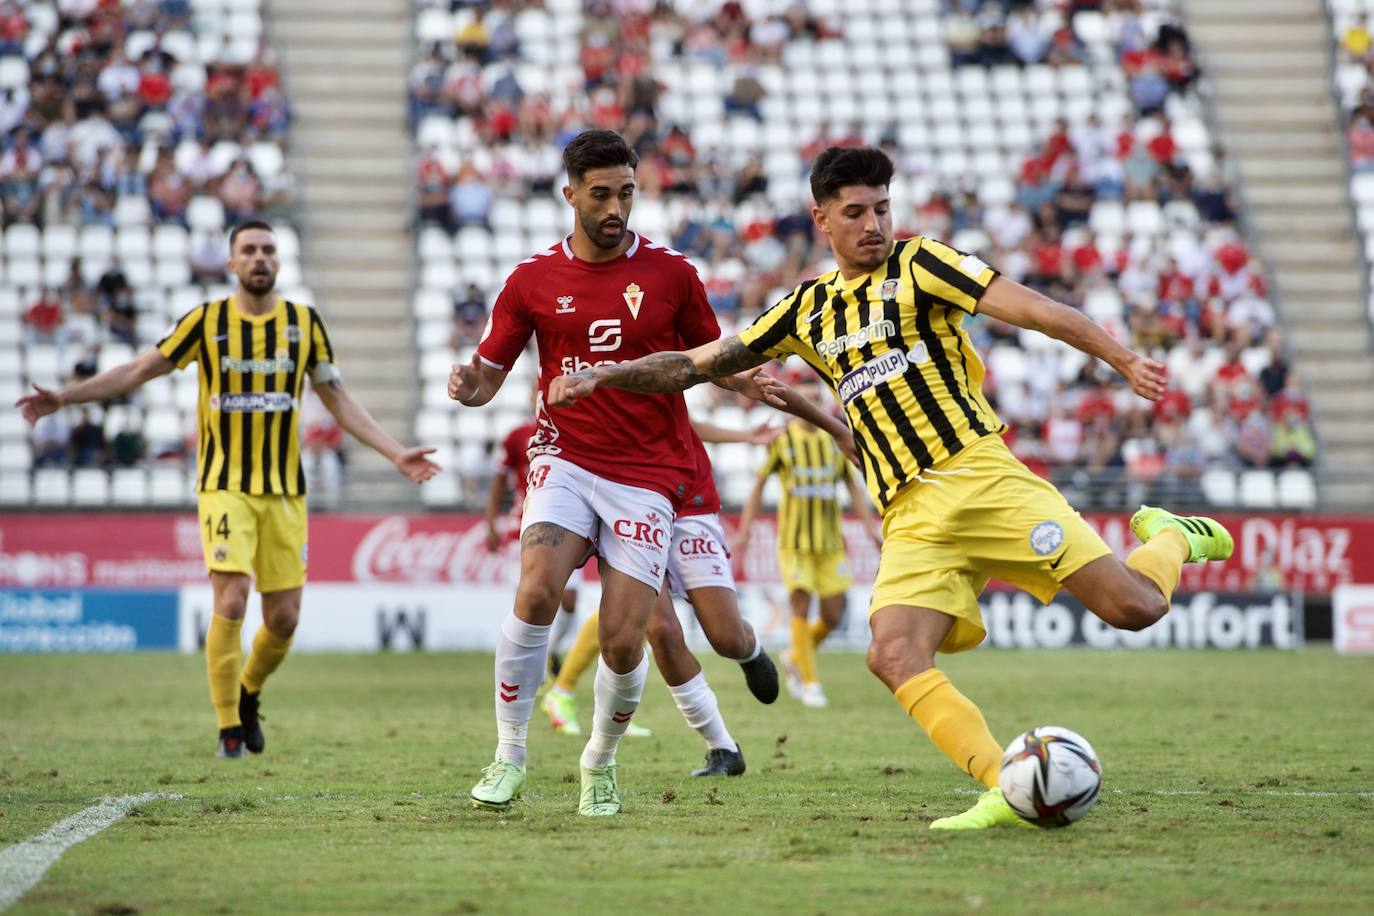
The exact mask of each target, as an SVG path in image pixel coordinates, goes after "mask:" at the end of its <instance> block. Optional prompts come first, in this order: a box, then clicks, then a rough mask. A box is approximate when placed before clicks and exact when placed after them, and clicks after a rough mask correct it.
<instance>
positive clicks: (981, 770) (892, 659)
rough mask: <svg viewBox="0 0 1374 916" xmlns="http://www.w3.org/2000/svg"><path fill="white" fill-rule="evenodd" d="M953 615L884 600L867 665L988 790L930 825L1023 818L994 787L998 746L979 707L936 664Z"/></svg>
mask: <svg viewBox="0 0 1374 916" xmlns="http://www.w3.org/2000/svg"><path fill="white" fill-rule="evenodd" d="M956 622H957V621H956V619H955V618H954V617H953V616H951V615H949V614H944V613H941V612H939V611H935V610H932V609H930V608H923V607H910V606H902V605H888V606H887V607H882V608H879V609H878V610H876V611H874V612H873V615H872V616H871V617H870V618H869V623H870V625H871V626H872V628H873V642H872V643H871V644H870V645H869V649H868V667H869V670H870V671H872V672H873V673H874V674H875V675H877V677H878V679H879V680H881V681H882V682H883V683H884V684H885V685H887V688H888V689H889V690H891V691H892V695H893V696H894V697H896V699H897V702H898V704H900V705H901V707H902V708H903V709H904V710H906V713H907V715H909V716H911V718H912V719H914V720H916V723H917V724H918V725H920V726H921V728H922V729H923V730H924V731H925V733H926V734H927V735H928V736H930V740H931V742H932V743H933V744H934V745H935V746H936V747H937V748H939V749H940V751H941V753H943V754H944V755H945V756H946V757H948V758H949V759H950V761H951V762H953V763H954V765H955V766H957V767H959V768H960V769H962V770H963V771H964V772H966V773H968V774H969V775H970V776H972V777H973V778H974V779H976V780H978V781H979V782H981V783H982V784H983V785H985V786H987V787H988V789H989V791H988V792H986V793H984V795H983V796H982V797H981V798H980V799H979V801H978V803H977V804H976V805H975V806H974V807H973V808H972V809H970V810H969V811H967V812H965V813H964V814H961V815H957V816H955V817H953V818H941V819H940V820H937V821H935V822H933V823H932V824H931V827H932V828H935V829H945V828H958V827H966V828H982V827H993V826H1000V825H1012V824H1017V823H1024V822H1023V821H1021V819H1020V818H1018V817H1017V816H1016V814H1015V812H1013V811H1012V810H1011V808H1010V807H1009V806H1008V805H1007V803H1006V801H1005V800H1003V799H1002V795H1001V790H1000V789H998V788H997V779H998V772H999V769H1000V766H1001V761H1002V746H1001V745H1000V744H998V743H997V740H996V739H995V738H993V736H992V732H991V731H989V730H988V724H987V721H986V720H985V719H984V718H983V714H982V712H981V711H980V710H979V709H978V707H977V706H975V705H974V703H973V701H971V700H970V699H969V698H968V697H966V696H965V695H964V694H963V693H961V692H960V691H959V689H958V688H957V687H955V686H954V684H952V683H951V682H950V680H949V678H948V677H946V676H945V674H944V672H942V671H941V670H940V669H939V668H936V667H935V653H936V652H937V651H938V650H939V649H940V647H941V645H943V644H945V642H946V640H948V639H949V637H950V634H951V632H952V631H953V629H954V627H955V625H956Z"/></svg>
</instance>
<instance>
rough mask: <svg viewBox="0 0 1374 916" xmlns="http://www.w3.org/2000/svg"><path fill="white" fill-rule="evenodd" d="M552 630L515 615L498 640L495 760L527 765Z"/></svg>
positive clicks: (507, 623)
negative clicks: (532, 717)
mask: <svg viewBox="0 0 1374 916" xmlns="http://www.w3.org/2000/svg"><path fill="white" fill-rule="evenodd" d="M548 647H549V627H541V626H535V625H534V624H532V623H525V622H524V621H523V620H521V619H520V618H519V617H516V616H515V614H514V613H513V612H512V613H511V614H510V616H508V617H507V618H506V619H505V620H504V621H502V623H501V635H500V636H499V637H497V639H496V739H497V744H496V759H497V760H509V761H510V762H511V763H514V764H516V765H517V766H524V765H525V736H526V735H527V734H528V733H529V728H530V714H531V713H532V712H533V711H534V694H535V691H536V690H538V689H539V682H540V681H541V680H543V678H544V659H545V656H546V655H547V653H548Z"/></svg>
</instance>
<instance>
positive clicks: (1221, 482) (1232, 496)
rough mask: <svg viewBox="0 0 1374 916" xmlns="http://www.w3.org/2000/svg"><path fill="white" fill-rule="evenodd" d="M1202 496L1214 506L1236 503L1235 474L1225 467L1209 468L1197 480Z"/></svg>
mask: <svg viewBox="0 0 1374 916" xmlns="http://www.w3.org/2000/svg"><path fill="white" fill-rule="evenodd" d="M1199 484H1200V486H1201V487H1202V495H1203V497H1204V498H1205V499H1206V500H1207V502H1209V503H1210V504H1212V505H1214V506H1234V505H1235V504H1236V475H1235V474H1233V473H1232V472H1231V471H1228V470H1226V469H1225V468H1209V469H1207V470H1206V471H1203V472H1202V478H1201V479H1200V480H1199Z"/></svg>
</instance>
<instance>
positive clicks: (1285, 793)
mask: <svg viewBox="0 0 1374 916" xmlns="http://www.w3.org/2000/svg"><path fill="white" fill-rule="evenodd" d="M984 791H985V790H983V789H955V790H954V794H955V795H982V794H983V792H984ZM1112 794H1113V795H1127V794H1130V795H1268V796H1270V797H1272V798H1374V791H1370V792H1323V791H1310V792H1309V791H1304V790H1301V789H1292V790H1282V789H1245V788H1217V789H1140V790H1135V789H1132V790H1130V791H1129V792H1128V791H1127V790H1126V789H1112Z"/></svg>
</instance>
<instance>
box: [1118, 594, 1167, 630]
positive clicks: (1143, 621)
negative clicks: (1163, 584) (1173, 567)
mask: <svg viewBox="0 0 1374 916" xmlns="http://www.w3.org/2000/svg"><path fill="white" fill-rule="evenodd" d="M1168 612H1169V603H1168V602H1167V601H1165V600H1164V596H1163V595H1161V594H1160V593H1159V592H1157V591H1155V590H1154V589H1153V588H1140V589H1136V590H1135V592H1134V593H1132V594H1131V596H1130V597H1128V598H1125V599H1123V600H1122V601H1120V602H1118V604H1117V607H1116V617H1117V621H1115V622H1114V623H1115V626H1116V627H1118V628H1119V629H1122V630H1143V629H1145V628H1146V627H1148V626H1150V625H1152V624H1154V623H1156V622H1158V621H1159V619H1160V618H1161V617H1163V616H1164V615H1165V614H1167V613H1168Z"/></svg>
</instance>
